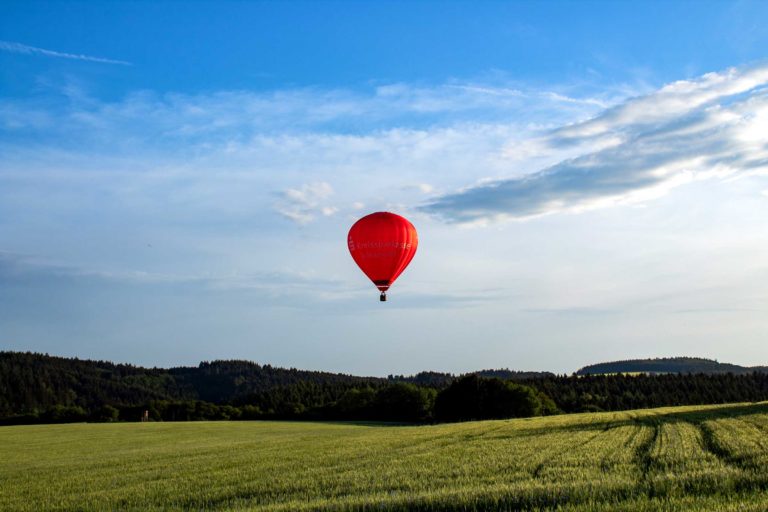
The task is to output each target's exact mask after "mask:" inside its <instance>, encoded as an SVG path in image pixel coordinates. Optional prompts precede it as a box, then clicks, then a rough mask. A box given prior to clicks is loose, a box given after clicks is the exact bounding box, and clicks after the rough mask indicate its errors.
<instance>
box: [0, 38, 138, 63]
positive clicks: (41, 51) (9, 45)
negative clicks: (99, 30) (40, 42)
mask: <svg viewBox="0 0 768 512" xmlns="http://www.w3.org/2000/svg"><path fill="white" fill-rule="evenodd" d="M0 50H2V51H6V52H10V53H21V54H26V55H45V56H46V57H56V58H60V59H73V60H85V61H89V62H100V63H102V64H120V65H122V66H131V65H132V64H131V63H130V62H126V61H124V60H116V59H106V58H104V57H93V56H92V55H83V54H75V53H64V52H57V51H54V50H46V49H45V48H37V47H35V46H28V45H26V44H21V43H15V42H12V41H0Z"/></svg>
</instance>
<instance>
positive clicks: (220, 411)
mask: <svg viewBox="0 0 768 512" xmlns="http://www.w3.org/2000/svg"><path fill="white" fill-rule="evenodd" d="M766 399H768V374H766V373H763V372H759V371H754V372H751V373H739V374H735V373H714V374H704V373H661V374H636V375H625V374H606V375H589V374H587V375H572V376H567V375H555V374H552V373H547V372H514V371H510V370H482V371H479V372H474V373H469V374H466V375H461V376H454V375H450V374H446V373H438V372H422V373H419V374H417V375H414V376H402V375H390V376H389V377H387V378H377V377H357V376H352V375H344V374H335V373H327V372H313V371H305V370H297V369H295V368H290V369H286V368H276V367H272V366H270V365H260V364H257V363H254V362H249V361H213V362H202V363H200V364H199V365H198V366H197V367H179V368H170V369H162V368H141V367H138V366H132V365H124V364H114V363H111V362H107V361H87V360H79V359H72V358H62V357H53V356H48V355H45V354H35V353H21V352H0V423H2V424H6V425H7V424H31V423H64V422H80V421H94V422H109V421H139V420H140V419H142V417H143V416H144V414H145V411H147V413H148V418H149V419H150V420H153V421H188V420H227V419H229V420H237V419H244V420H246V419H247V420H253V419H292V420H359V421H390V422H406V423H440V422H452V421H465V420H474V419H492V418H512V417H528V416H538V415H548V414H555V413H573V412H596V411H620V410H628V409H641V408H649V407H662V406H677V405H701V404H719V403H732V402H755V401H762V400H766Z"/></svg>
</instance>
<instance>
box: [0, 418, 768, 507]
mask: <svg viewBox="0 0 768 512" xmlns="http://www.w3.org/2000/svg"><path fill="white" fill-rule="evenodd" d="M767 468H768V404H766V403H761V404H742V405H728V406H708V407H706V406H705V407H676V408H665V409H652V410H642V411H627V412H620V413H596V414H575V415H568V416H551V417H545V418H531V419H519V420H508V421H484V422H470V423H459V424H446V425H437V426H382V425H359V424H348V423H346V424H334V423H291V422H196V423H144V424H142V423H123V424H76V425H40V426H20V427H0V510H29V511H37V510H126V509H129V510H147V509H178V510H182V509H183V510H201V509H206V510H244V509H254V510H286V511H288V510H518V509H523V510H530V509H533V510H555V509H556V510H573V511H575V510H581V511H594V510H606V511H608V510H627V511H638V510H734V511H735V510H739V511H742V510H755V511H758V510H760V511H762V510H767V509H768V469H767ZM558 507H559V508H558Z"/></svg>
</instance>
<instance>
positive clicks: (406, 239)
mask: <svg viewBox="0 0 768 512" xmlns="http://www.w3.org/2000/svg"><path fill="white" fill-rule="evenodd" d="M347 244H348V246H349V252H350V254H352V258H353V259H354V260H355V263H357V265H358V266H359V267H360V270H362V271H363V272H364V273H365V275H366V276H368V278H369V279H370V280H371V281H373V284H375V285H376V287H377V288H378V289H379V290H381V292H382V300H385V299H384V297H385V296H384V293H383V292H386V291H387V290H388V289H389V287H390V286H392V283H394V282H395V279H397V277H398V276H399V275H400V274H401V273H402V272H403V270H405V267H407V266H408V264H409V263H410V262H411V260H412V259H413V256H414V255H415V254H416V247H417V246H418V245H419V237H418V236H417V234H416V228H414V227H413V224H411V223H410V222H409V221H408V219H406V218H405V217H401V216H400V215H396V214H394V213H389V212H376V213H372V214H370V215H366V216H365V217H363V218H362V219H360V220H358V221H357V222H355V224H354V225H353V226H352V228H351V229H350V230H349V236H348V237H347Z"/></svg>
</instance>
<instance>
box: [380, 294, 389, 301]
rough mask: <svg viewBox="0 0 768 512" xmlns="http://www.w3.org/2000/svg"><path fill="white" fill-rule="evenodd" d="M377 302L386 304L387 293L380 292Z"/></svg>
mask: <svg viewBox="0 0 768 512" xmlns="http://www.w3.org/2000/svg"><path fill="white" fill-rule="evenodd" d="M379 302H387V292H381V295H379Z"/></svg>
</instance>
